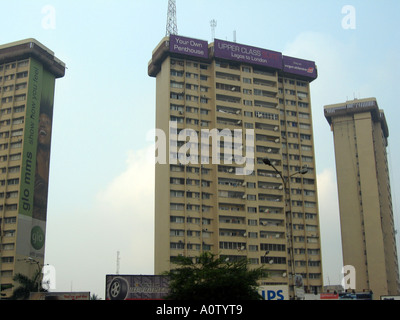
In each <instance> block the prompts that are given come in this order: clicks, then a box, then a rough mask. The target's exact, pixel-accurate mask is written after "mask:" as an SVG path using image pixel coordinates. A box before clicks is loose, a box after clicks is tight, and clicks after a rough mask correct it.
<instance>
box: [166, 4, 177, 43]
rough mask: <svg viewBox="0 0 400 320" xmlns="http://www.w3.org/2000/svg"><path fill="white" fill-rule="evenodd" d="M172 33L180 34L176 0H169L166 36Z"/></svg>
mask: <svg viewBox="0 0 400 320" xmlns="http://www.w3.org/2000/svg"><path fill="white" fill-rule="evenodd" d="M171 34H175V35H177V34H178V24H177V22H176V0H168V15H167V28H166V36H167V37H168V36H170V35H171Z"/></svg>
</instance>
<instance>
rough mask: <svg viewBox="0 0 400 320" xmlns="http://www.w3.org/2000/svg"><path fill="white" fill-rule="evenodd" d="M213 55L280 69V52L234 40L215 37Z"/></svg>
mask: <svg viewBox="0 0 400 320" xmlns="http://www.w3.org/2000/svg"><path fill="white" fill-rule="evenodd" d="M214 56H215V57H216V58H223V59H229V60H236V61H239V62H244V63H251V64H257V65H261V66H264V67H272V68H276V69H282V53H280V52H276V51H270V50H266V49H261V48H256V47H251V46H246V45H243V44H238V43H236V42H228V41H223V40H218V39H215V40H214Z"/></svg>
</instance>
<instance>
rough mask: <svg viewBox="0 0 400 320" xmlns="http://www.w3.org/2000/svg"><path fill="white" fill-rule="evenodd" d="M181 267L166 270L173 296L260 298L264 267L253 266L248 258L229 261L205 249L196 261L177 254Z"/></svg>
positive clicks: (211, 298)
mask: <svg viewBox="0 0 400 320" xmlns="http://www.w3.org/2000/svg"><path fill="white" fill-rule="evenodd" d="M173 263H175V264H176V265H177V266H178V267H177V268H176V269H174V270H171V271H169V272H166V275H168V276H169V278H170V286H169V287H170V293H169V295H168V296H167V297H166V298H167V299H171V300H192V301H193V300H260V299H262V297H261V296H260V295H259V294H258V292H257V280H258V279H259V278H260V277H261V276H263V275H264V271H265V270H264V269H263V268H257V269H252V270H249V268H248V260H247V259H241V260H238V261H234V262H228V261H226V260H225V259H224V258H223V257H217V256H216V255H214V254H212V253H210V252H203V253H202V254H201V255H200V256H199V257H198V258H197V259H196V262H193V259H192V258H189V257H182V256H179V257H177V258H176V259H175V260H174V261H173Z"/></svg>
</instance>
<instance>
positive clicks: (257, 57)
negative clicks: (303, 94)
mask: <svg viewBox="0 0 400 320" xmlns="http://www.w3.org/2000/svg"><path fill="white" fill-rule="evenodd" d="M167 56H173V57H177V58H179V57H186V58H192V59H196V60H198V61H199V60H200V61H201V60H203V61H204V62H210V61H211V60H212V59H214V58H217V59H221V60H229V61H233V62H237V63H246V64H250V65H254V66H258V67H259V68H266V69H270V70H271V69H273V70H277V71H278V72H280V73H281V74H282V75H285V74H286V75H289V76H290V77H295V78H298V79H302V80H306V81H310V82H311V81H313V80H315V79H316V78H317V76H318V72H317V67H316V65H315V62H314V61H310V60H304V59H298V58H294V57H289V56H284V55H282V53H280V52H277V51H271V50H267V49H262V48H257V47H252V46H248V45H243V44H239V43H236V42H229V41H224V40H219V39H215V40H214V42H212V43H210V44H208V43H207V41H204V40H198V39H193V38H187V37H183V36H178V35H171V36H169V37H164V38H163V39H162V40H161V42H160V43H159V44H158V45H157V47H156V48H155V49H154V50H153V54H152V59H151V60H150V62H149V65H148V74H149V76H151V77H155V76H157V74H158V72H160V70H161V64H162V62H163V61H164V60H165V58H166V57H167Z"/></svg>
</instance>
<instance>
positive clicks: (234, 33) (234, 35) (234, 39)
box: [233, 30, 236, 42]
mask: <svg viewBox="0 0 400 320" xmlns="http://www.w3.org/2000/svg"><path fill="white" fill-rule="evenodd" d="M233 42H236V30H233Z"/></svg>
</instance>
